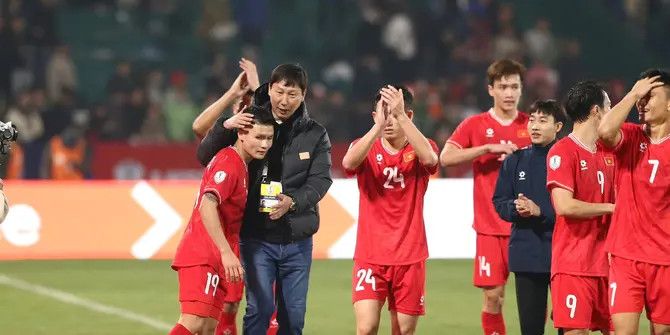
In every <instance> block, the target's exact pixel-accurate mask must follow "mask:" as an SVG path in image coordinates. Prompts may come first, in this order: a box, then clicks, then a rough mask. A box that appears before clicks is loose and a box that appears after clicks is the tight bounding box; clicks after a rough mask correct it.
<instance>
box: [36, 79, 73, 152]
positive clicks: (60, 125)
mask: <svg viewBox="0 0 670 335" xmlns="http://www.w3.org/2000/svg"><path fill="white" fill-rule="evenodd" d="M77 107H78V106H77V97H76V96H75V92H74V91H73V90H72V89H70V88H63V90H61V92H60V94H59V96H58V99H57V100H56V101H54V103H53V105H52V106H51V108H48V109H47V110H46V111H45V112H44V113H42V119H43V120H44V124H45V125H46V128H45V129H44V138H45V139H47V140H48V139H50V138H51V137H52V136H54V135H57V134H60V133H61V132H62V131H63V130H64V129H65V127H67V126H68V125H69V124H70V120H71V119H72V115H73V113H74V111H75V109H76V108H77Z"/></svg>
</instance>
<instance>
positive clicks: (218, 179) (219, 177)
mask: <svg viewBox="0 0 670 335" xmlns="http://www.w3.org/2000/svg"><path fill="white" fill-rule="evenodd" d="M225 179H226V173H225V172H224V171H216V173H215V174H214V182H215V183H217V184H221V183H222V182H223V181H224V180H225Z"/></svg>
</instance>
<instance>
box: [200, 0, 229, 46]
mask: <svg viewBox="0 0 670 335" xmlns="http://www.w3.org/2000/svg"><path fill="white" fill-rule="evenodd" d="M237 31H238V28H237V24H236V23H235V21H233V20H232V11H231V8H230V1H229V0H204V1H203V3H202V20H201V21H200V27H199V29H198V32H199V34H200V36H202V37H203V38H204V39H205V40H206V41H208V42H209V44H210V48H211V49H214V48H220V47H222V45H223V44H224V43H226V42H228V41H229V40H230V39H231V38H233V37H234V36H235V35H237Z"/></svg>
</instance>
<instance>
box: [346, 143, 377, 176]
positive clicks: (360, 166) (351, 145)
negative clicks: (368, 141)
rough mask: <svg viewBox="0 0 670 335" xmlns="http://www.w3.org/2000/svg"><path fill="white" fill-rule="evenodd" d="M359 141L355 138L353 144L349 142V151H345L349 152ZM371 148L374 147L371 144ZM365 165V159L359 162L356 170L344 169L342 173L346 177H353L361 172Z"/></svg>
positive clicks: (366, 160)
mask: <svg viewBox="0 0 670 335" xmlns="http://www.w3.org/2000/svg"><path fill="white" fill-rule="evenodd" d="M360 140H361V139H360V138H357V139H355V140H354V141H353V142H351V144H349V149H347V151H349V150H351V147H353V146H354V144H356V142H358V141H360ZM373 146H374V144H373ZM370 150H372V149H370ZM369 154H370V153H369V152H368V155H369ZM367 163H368V158H367V157H365V159H363V162H361V164H360V165H359V166H358V167H357V168H355V169H353V170H348V169H344V173H345V174H346V175H347V177H353V176H355V175H357V174H358V173H359V172H361V170H363V169H364V168H365V165H366V164H367Z"/></svg>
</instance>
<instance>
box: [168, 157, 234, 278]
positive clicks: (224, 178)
mask: <svg viewBox="0 0 670 335" xmlns="http://www.w3.org/2000/svg"><path fill="white" fill-rule="evenodd" d="M205 193H212V194H214V195H215V196H216V197H217V198H218V201H219V206H218V211H219V220H220V221H221V226H222V228H223V231H224V234H225V236H226V240H228V243H229V244H230V246H231V248H232V249H233V250H237V249H236V248H237V245H238V244H239V239H240V226H241V224H242V215H243V214H244V208H245V207H246V203H247V165H246V163H245V162H244V160H242V157H240V155H239V154H238V153H237V151H235V149H233V148H232V147H227V148H223V149H221V150H220V151H219V152H218V153H217V154H216V155H215V156H214V158H212V160H211V161H210V162H209V164H208V165H207V168H205V172H204V174H203V176H202V182H201V183H200V192H199V193H198V198H197V200H196V203H195V206H194V208H193V212H192V213H191V219H190V220H189V222H188V225H187V226H186V230H185V231H184V235H183V236H182V238H181V242H180V243H179V246H178V247H177V252H176V254H175V257H174V262H172V267H173V268H177V267H185V266H194V265H211V266H214V267H217V266H219V265H220V264H221V253H220V251H219V248H218V247H217V246H216V245H215V244H214V241H212V239H211V238H210V237H209V234H208V233H207V230H206V228H205V226H204V224H203V222H202V218H201V217H200V211H199V208H200V204H201V202H202V197H203V196H204V194H205Z"/></svg>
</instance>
